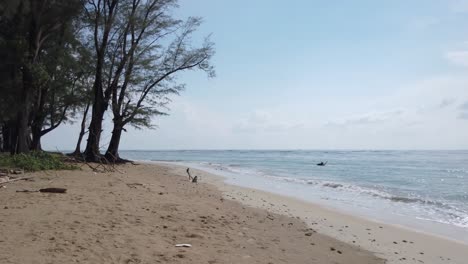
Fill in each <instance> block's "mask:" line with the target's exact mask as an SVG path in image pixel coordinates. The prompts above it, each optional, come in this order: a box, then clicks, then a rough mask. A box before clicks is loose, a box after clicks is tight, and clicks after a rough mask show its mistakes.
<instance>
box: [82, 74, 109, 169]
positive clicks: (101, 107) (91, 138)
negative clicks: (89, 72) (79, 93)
mask: <svg viewBox="0 0 468 264" xmlns="http://www.w3.org/2000/svg"><path fill="white" fill-rule="evenodd" d="M107 106H108V102H107V101H106V99H105V98H104V95H103V89H102V76H101V74H100V73H97V74H96V79H95V82H94V101H93V111H92V115H91V123H90V124H89V130H88V142H87V143H86V149H85V151H84V158H85V159H86V160H87V161H93V162H98V161H100V160H101V153H100V151H99V143H100V140H101V132H102V120H103V119H104V112H105V111H106V110H107Z"/></svg>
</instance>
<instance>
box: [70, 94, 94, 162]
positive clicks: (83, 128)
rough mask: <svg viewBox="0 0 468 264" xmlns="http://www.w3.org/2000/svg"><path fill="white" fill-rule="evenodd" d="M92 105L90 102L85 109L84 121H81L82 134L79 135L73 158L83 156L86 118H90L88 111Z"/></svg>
mask: <svg viewBox="0 0 468 264" xmlns="http://www.w3.org/2000/svg"><path fill="white" fill-rule="evenodd" d="M90 104H91V103H90V102H88V103H87V104H86V108H85V110H84V113H83V119H81V130H80V134H79V135H78V141H77V142H76V147H75V151H73V153H72V155H73V156H78V155H81V141H82V140H83V136H84V134H85V129H86V118H87V116H88V111H89V106H90Z"/></svg>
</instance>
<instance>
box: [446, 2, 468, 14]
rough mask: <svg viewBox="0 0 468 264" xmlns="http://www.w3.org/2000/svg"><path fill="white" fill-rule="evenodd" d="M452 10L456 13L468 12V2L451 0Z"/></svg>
mask: <svg viewBox="0 0 468 264" xmlns="http://www.w3.org/2000/svg"><path fill="white" fill-rule="evenodd" d="M449 3H450V9H451V10H452V11H453V12H456V13H466V12H468V0H450V2H449Z"/></svg>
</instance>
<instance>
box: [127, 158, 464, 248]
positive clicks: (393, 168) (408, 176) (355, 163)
mask: <svg viewBox="0 0 468 264" xmlns="http://www.w3.org/2000/svg"><path fill="white" fill-rule="evenodd" d="M121 156H122V157H125V158H129V159H133V160H147V161H165V162H173V163H176V164H182V165H187V166H192V167H196V168H200V169H205V170H207V171H210V172H214V173H217V174H220V175H222V176H224V177H226V181H227V182H228V183H231V184H236V185H240V186H245V187H251V188H257V189H261V190H266V191H270V192H274V193H278V194H282V195H288V196H292V197H296V198H300V199H303V200H307V201H311V202H315V203H319V204H322V205H325V206H328V207H332V208H335V209H339V210H342V211H346V212H348V213H351V214H356V215H359V216H364V217H368V218H372V219H374V220H378V221H383V222H387V223H390V224H398V225H402V226H406V227H409V228H412V229H417V230H420V231H423V232H429V233H433V234H436V235H442V236H445V237H449V238H452V239H456V240H459V241H463V242H465V243H467V242H468V151H384V150H382V151H339V150H336V151H318V150H313V151H309V150H278V151H275V150H264V151H263V150H181V151H122V152H121ZM321 161H328V163H327V165H326V166H324V167H321V166H317V165H316V164H317V163H318V162H321Z"/></svg>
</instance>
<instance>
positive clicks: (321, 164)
mask: <svg viewBox="0 0 468 264" xmlns="http://www.w3.org/2000/svg"><path fill="white" fill-rule="evenodd" d="M327 163H328V161H325V162H323V161H322V162H320V163H317V166H325V165H327Z"/></svg>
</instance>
